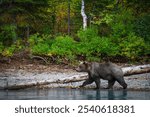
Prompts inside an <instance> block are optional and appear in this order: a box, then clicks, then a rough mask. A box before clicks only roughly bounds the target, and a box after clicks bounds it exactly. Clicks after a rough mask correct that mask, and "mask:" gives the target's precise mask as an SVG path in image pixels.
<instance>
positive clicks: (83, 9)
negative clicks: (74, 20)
mask: <svg viewBox="0 0 150 117" xmlns="http://www.w3.org/2000/svg"><path fill="white" fill-rule="evenodd" d="M81 15H82V18H83V29H86V28H87V16H86V14H85V5H84V0H82V4H81Z"/></svg>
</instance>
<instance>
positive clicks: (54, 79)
mask: <svg viewBox="0 0 150 117" xmlns="http://www.w3.org/2000/svg"><path fill="white" fill-rule="evenodd" d="M86 78H87V74H85V73H78V72H76V71H74V70H72V69H69V68H66V69H65V68H59V67H58V66H57V67H53V68H52V67H49V66H44V65H38V66H35V65H33V64H28V65H22V66H21V67H19V68H17V69H15V68H7V69H5V70H1V72H0V89H23V88H30V87H37V88H60V87H65V88H79V87H78V86H80V85H81V84H82V83H83V81H84V80H85V79H86ZM125 81H126V83H127V84H128V90H150V73H144V74H138V75H130V76H125ZM94 87H95V83H93V84H91V85H88V86H86V87H85V88H94ZM106 87H107V81H104V80H101V88H106ZM121 88H122V87H121V86H120V85H119V84H118V83H117V82H116V83H115V85H114V89H121Z"/></svg>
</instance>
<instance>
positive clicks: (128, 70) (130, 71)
mask: <svg viewBox="0 0 150 117" xmlns="http://www.w3.org/2000/svg"><path fill="white" fill-rule="evenodd" d="M122 70H123V73H124V76H129V75H134V74H142V73H149V72H150V64H148V65H140V66H131V67H125V68H122Z"/></svg>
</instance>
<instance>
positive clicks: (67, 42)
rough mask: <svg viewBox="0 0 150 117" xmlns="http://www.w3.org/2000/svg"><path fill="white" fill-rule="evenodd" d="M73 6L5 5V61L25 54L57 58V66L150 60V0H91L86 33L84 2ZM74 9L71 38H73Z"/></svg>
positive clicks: (1, 53)
mask: <svg viewBox="0 0 150 117" xmlns="http://www.w3.org/2000/svg"><path fill="white" fill-rule="evenodd" d="M69 3H70V4H69ZM69 3H68V0H42V1H41V0H24V1H22V0H2V1H0V57H12V56H13V55H14V54H15V53H18V52H20V51H28V52H29V53H30V54H32V55H38V56H42V57H53V58H55V60H56V61H57V62H58V61H59V62H64V61H67V62H74V61H76V60H88V61H100V60H105V59H115V58H119V59H125V60H130V61H137V60H141V59H142V60H143V58H147V57H149V56H150V32H149V30H150V22H149V21H150V15H149V13H150V2H148V1H147V0H134V1H133V0H94V1H92V0H85V8H86V9H85V10H86V14H87V16H88V28H87V29H86V30H82V17H81V14H80V10H81V0H70V2H69ZM69 5H70V28H71V29H70V30H71V35H67V34H68V32H67V31H68V12H69V11H68V10H69V9H68V6H69ZM148 59H149V58H148ZM148 59H147V60H148ZM144 60H145V59H144Z"/></svg>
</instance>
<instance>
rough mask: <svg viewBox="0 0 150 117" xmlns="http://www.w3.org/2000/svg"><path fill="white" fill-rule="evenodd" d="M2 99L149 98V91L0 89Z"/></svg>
mask: <svg viewBox="0 0 150 117" xmlns="http://www.w3.org/2000/svg"><path fill="white" fill-rule="evenodd" d="M0 99H1V100H3V99H5V100H150V91H127V90H123V89H121V90H104V89H103V90H93V89H66V88H54V89H24V90H9V91H6V90H0Z"/></svg>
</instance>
